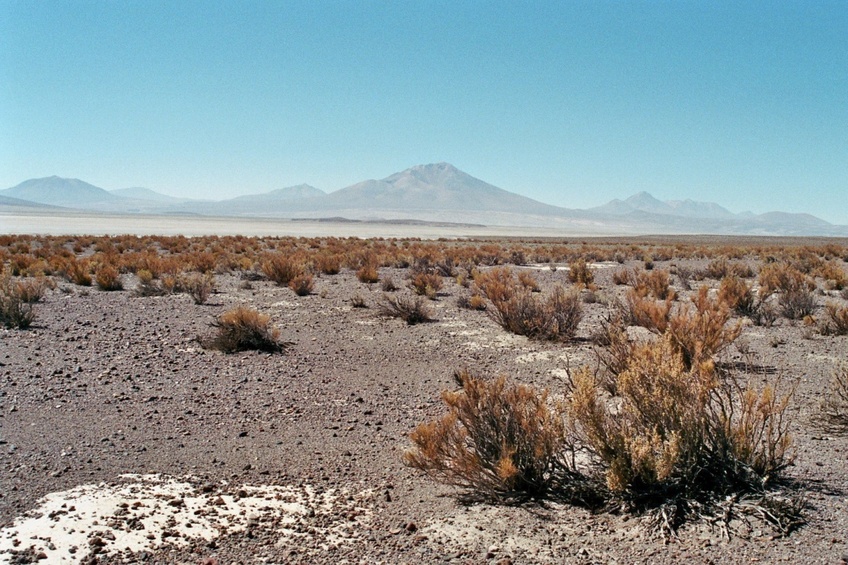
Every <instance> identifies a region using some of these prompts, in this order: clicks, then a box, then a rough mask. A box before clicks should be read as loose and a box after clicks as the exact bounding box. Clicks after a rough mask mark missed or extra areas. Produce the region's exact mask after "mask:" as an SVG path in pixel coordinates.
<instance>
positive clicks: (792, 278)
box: [758, 263, 816, 299]
mask: <svg viewBox="0 0 848 565" xmlns="http://www.w3.org/2000/svg"><path fill="white" fill-rule="evenodd" d="M758 282H759V284H760V292H759V294H760V298H763V299H765V298H766V297H768V296H771V295H772V294H774V293H775V292H778V291H780V292H791V291H796V290H808V291H811V290H814V289H815V288H816V284H815V281H813V280H812V279H810V278H809V277H808V276H807V275H805V274H804V273H802V272H801V271H799V270H798V269H796V268H795V267H793V266H792V265H790V264H788V263H767V264H766V265H764V266H763V267H762V268H760V275H759V279H758Z"/></svg>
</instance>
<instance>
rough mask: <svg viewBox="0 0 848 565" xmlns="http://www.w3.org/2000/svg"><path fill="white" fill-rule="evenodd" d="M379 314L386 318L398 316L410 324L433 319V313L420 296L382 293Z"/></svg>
mask: <svg viewBox="0 0 848 565" xmlns="http://www.w3.org/2000/svg"><path fill="white" fill-rule="evenodd" d="M380 314H381V315H382V316H386V317H388V318H400V319H401V320H403V321H405V322H406V323H407V324H409V325H410V326H413V325H415V324H420V323H422V322H430V321H432V320H433V314H432V312H431V311H430V308H428V307H427V304H426V303H425V302H424V298H423V297H421V296H406V295H396V296H390V295H388V294H384V295H383V300H382V301H381V302H380Z"/></svg>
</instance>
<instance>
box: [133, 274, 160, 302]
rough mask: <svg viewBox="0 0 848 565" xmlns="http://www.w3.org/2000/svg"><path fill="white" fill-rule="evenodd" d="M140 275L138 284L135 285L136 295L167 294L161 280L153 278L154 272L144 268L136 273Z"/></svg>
mask: <svg viewBox="0 0 848 565" xmlns="http://www.w3.org/2000/svg"><path fill="white" fill-rule="evenodd" d="M136 276H137V277H138V286H136V287H135V291H134V293H135V295H136V296H162V295H164V294H167V292H166V290H165V289H164V288H163V287H162V284H160V282H159V281H157V280H156V279H154V278H153V273H151V272H150V271H148V270H147V269H142V270H140V271H138V272H137V273H136Z"/></svg>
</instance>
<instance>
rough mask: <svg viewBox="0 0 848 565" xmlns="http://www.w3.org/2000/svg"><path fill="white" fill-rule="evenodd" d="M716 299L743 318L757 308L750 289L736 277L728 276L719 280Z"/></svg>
mask: <svg viewBox="0 0 848 565" xmlns="http://www.w3.org/2000/svg"><path fill="white" fill-rule="evenodd" d="M718 299H719V301H720V302H723V303H724V304H725V305H727V307H728V308H730V309H731V310H733V311H735V312H737V313H738V314H741V315H743V316H750V315H751V314H753V313H754V311H755V309H756V306H757V305H756V301H755V299H754V292H753V290H751V287H750V286H748V284H747V283H745V281H743V280H742V279H740V278H739V277H738V276H736V275H728V276H726V277H724V278H723V279H721V284H720V285H719V289H718Z"/></svg>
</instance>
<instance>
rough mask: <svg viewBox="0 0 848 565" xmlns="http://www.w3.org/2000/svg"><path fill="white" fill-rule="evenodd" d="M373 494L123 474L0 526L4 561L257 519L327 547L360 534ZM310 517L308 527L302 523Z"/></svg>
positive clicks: (124, 546)
mask: <svg viewBox="0 0 848 565" xmlns="http://www.w3.org/2000/svg"><path fill="white" fill-rule="evenodd" d="M369 500H370V493H369V492H367V491H366V492H362V493H357V494H354V495H350V493H342V492H338V491H319V490H316V489H314V488H312V487H311V486H309V485H304V486H298V487H293V486H271V485H260V486H251V485H242V486H238V487H233V486H230V485H200V484H195V483H193V482H191V481H190V479H180V478H173V477H163V476H160V475H122V476H121V480H120V481H118V482H116V483H114V484H105V483H101V484H89V485H81V486H78V487H75V488H73V489H71V490H67V491H64V492H56V493H51V494H49V495H47V496H45V497H44V498H43V499H41V501H40V504H39V505H38V507H37V508H35V509H34V510H32V511H30V512H27V513H26V514H24V515H23V516H21V517H19V518H17V519H16V520H15V522H14V523H13V525H12V526H10V527H8V528H5V529H2V530H0V563H13V562H15V557H16V554H18V553H20V552H29V553H30V554H31V555H32V556H33V557H37V558H40V559H42V560H45V562H46V563H78V562H80V561H82V560H83V559H85V558H86V557H88V556H90V555H92V554H97V555H105V554H116V553H121V552H137V551H142V550H155V549H157V548H160V547H163V546H166V545H168V546H177V547H180V546H186V545H188V544H189V543H192V542H196V541H207V542H208V541H209V540H212V539H214V538H217V537H219V536H221V535H225V534H232V533H237V532H243V531H245V530H247V529H248V528H251V527H256V525H259V524H261V525H262V527H265V528H267V527H268V526H269V525H270V527H271V528H273V529H274V531H275V532H276V534H277V535H278V536H279V539H280V543H283V542H285V540H286V539H291V538H296V537H298V536H304V535H310V536H313V537H315V536H317V537H319V538H320V539H322V540H323V543H322V544H321V546H322V547H323V548H324V549H325V550H326V549H327V548H329V547H330V546H339V545H342V544H345V543H347V542H348V541H351V540H353V539H356V538H357V537H358V535H359V534H358V531H357V530H358V529H359V528H361V526H362V524H363V523H364V522H367V521H368V520H369V516H370V514H371V510H370V508H369V507H368V505H369ZM351 516H353V517H354V519H351ZM307 521H308V522H309V527H308V528H305V527H302V526H303V525H304V523H305V522H307ZM319 524H320V525H319ZM306 531H308V532H309V534H306V533H304V532H306Z"/></svg>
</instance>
